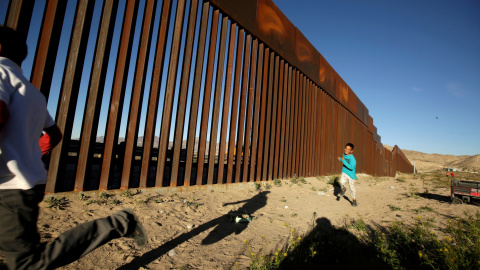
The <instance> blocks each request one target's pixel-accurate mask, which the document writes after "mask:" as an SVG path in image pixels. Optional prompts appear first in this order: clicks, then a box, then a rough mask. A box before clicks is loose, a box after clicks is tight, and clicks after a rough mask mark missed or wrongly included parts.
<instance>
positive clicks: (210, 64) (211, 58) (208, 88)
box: [196, 9, 220, 186]
mask: <svg viewBox="0 0 480 270" xmlns="http://www.w3.org/2000/svg"><path fill="white" fill-rule="evenodd" d="M219 16H220V10H219V9H214V11H213V17H212V24H211V28H210V44H209V49H208V60H207V73H206V75H205V76H206V78H205V79H206V81H205V88H204V96H203V107H202V118H201V122H200V138H199V145H198V158H197V160H198V161H197V180H196V183H197V186H199V185H202V184H203V183H202V181H203V168H204V166H205V148H206V140H207V128H208V114H209V112H210V98H211V94H212V82H213V69H214V65H215V49H216V46H217V32H218V20H219ZM207 177H208V176H207Z"/></svg>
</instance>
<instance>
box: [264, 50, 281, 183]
mask: <svg viewBox="0 0 480 270" xmlns="http://www.w3.org/2000/svg"><path fill="white" fill-rule="evenodd" d="M279 58H280V57H279V56H278V55H277V56H276V57H275V74H274V78H273V99H272V111H271V112H272V122H271V123H272V124H271V129H270V132H271V135H270V136H269V138H270V153H269V155H268V156H269V158H268V174H267V180H271V179H272V174H273V166H274V165H273V163H274V160H275V141H276V140H277V138H276V136H275V135H276V126H277V104H278V73H279V69H280V66H279V60H280V59H279Z"/></svg>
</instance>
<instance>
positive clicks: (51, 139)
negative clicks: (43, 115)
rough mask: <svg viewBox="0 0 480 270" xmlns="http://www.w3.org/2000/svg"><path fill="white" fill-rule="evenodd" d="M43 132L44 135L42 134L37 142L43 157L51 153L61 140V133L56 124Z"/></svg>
mask: <svg viewBox="0 0 480 270" xmlns="http://www.w3.org/2000/svg"><path fill="white" fill-rule="evenodd" d="M44 131H45V134H43V135H42V137H40V140H39V144H40V149H42V154H43V155H45V154H47V153H49V152H50V151H52V149H53V148H54V147H55V146H57V144H58V143H60V141H61V140H62V132H61V131H60V129H59V128H58V126H57V125H56V124H55V125H53V126H51V127H48V128H46V129H44Z"/></svg>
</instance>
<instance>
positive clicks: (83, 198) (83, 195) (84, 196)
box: [79, 193, 90, 201]
mask: <svg viewBox="0 0 480 270" xmlns="http://www.w3.org/2000/svg"><path fill="white" fill-rule="evenodd" d="M79 196H80V201H86V200H88V199H89V198H90V196H87V195H85V194H83V193H80V195H79Z"/></svg>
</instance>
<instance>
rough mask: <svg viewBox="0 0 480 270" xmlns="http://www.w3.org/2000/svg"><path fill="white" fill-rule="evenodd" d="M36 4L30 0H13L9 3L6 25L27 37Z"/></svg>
mask: <svg viewBox="0 0 480 270" xmlns="http://www.w3.org/2000/svg"><path fill="white" fill-rule="evenodd" d="M34 4H35V2H34V1H30V0H12V1H10V3H9V5H8V12H7V18H6V21H5V25H6V26H8V27H10V28H13V29H16V30H17V31H18V32H19V33H21V35H22V36H24V37H25V39H27V35H28V28H29V27H30V21H31V18H32V13H33V6H34Z"/></svg>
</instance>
